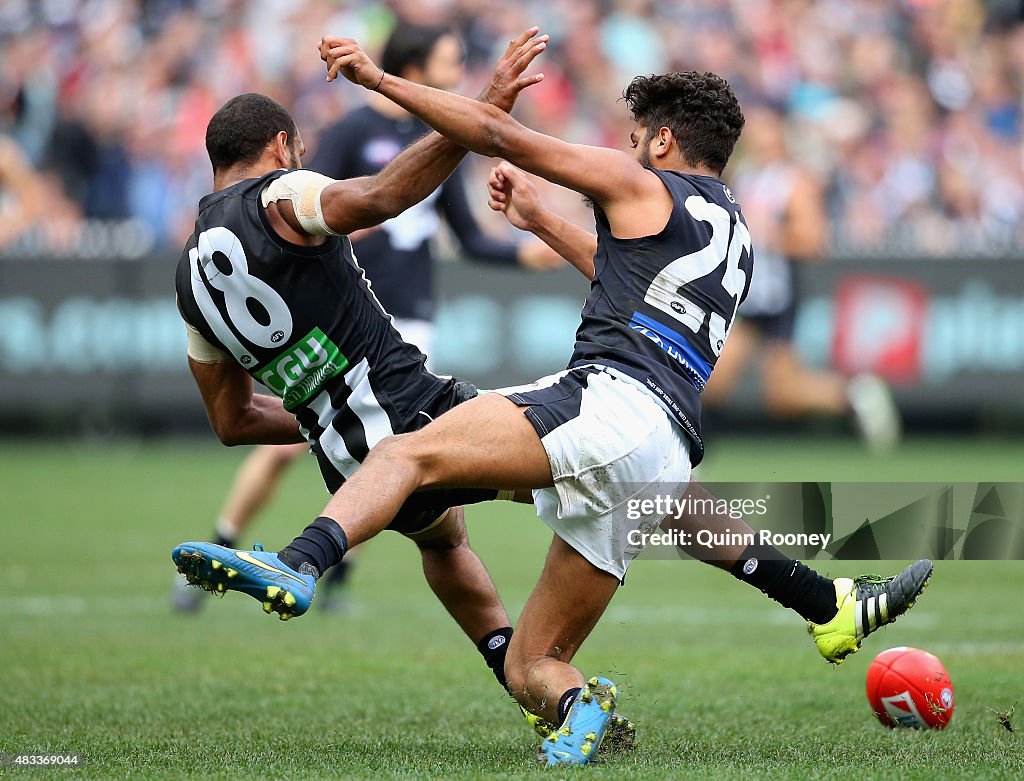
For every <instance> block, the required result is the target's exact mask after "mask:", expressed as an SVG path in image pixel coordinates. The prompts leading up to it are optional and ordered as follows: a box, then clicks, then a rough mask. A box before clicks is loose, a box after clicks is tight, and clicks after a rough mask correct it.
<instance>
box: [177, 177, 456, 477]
mask: <svg viewBox="0 0 1024 781" xmlns="http://www.w3.org/2000/svg"><path fill="white" fill-rule="evenodd" d="M285 173H287V172H286V171H284V170H279V171H275V172H273V173H270V174H267V175H266V176H263V177H261V178H259V179H248V180H246V181H243V182H240V183H238V184H236V185H234V186H232V187H228V188H226V189H224V190H221V191H220V192H216V193H212V194H211V195H207V196H206V197H205V198H203V199H202V200H201V201H200V202H199V216H198V217H197V218H196V227H195V232H194V233H193V234H192V237H191V238H190V239H189V241H188V243H187V244H186V245H185V249H184V251H183V253H182V256H181V260H180V261H179V263H178V270H177V276H176V289H177V294H178V301H179V305H180V306H181V309H182V312H183V314H184V316H185V319H186V320H188V322H190V323H191V324H192V325H193V326H195V327H196V328H197V329H198V330H199V332H200V333H201V334H202V335H203V336H204V337H205V338H206V339H207V341H209V342H210V343H212V344H214V345H217V346H219V347H221V348H222V349H223V350H225V351H226V352H228V353H229V354H231V355H232V356H234V359H235V360H236V361H237V362H238V363H239V364H240V365H241V366H242V367H243V368H244V369H245V370H246V371H247V372H248V373H249V374H250V375H252V377H253V379H255V380H256V381H257V382H259V383H261V384H262V385H264V386H265V387H266V388H268V389H269V390H270V391H271V392H273V393H274V394H276V395H277V396H280V397H281V399H282V400H283V402H284V407H285V409H287V410H289V411H290V412H292V413H294V415H295V417H296V418H297V420H298V422H299V426H300V429H301V430H302V432H303V435H304V436H305V437H306V438H307V439H308V440H309V443H310V446H311V450H312V452H313V453H314V454H315V455H316V457H317V460H318V461H319V462H320V467H321V471H322V472H323V475H324V480H325V482H326V483H327V486H328V488H329V489H330V490H331V491H334V490H336V489H337V488H338V486H340V485H341V483H342V482H343V480H344V479H345V478H346V477H348V476H349V475H350V474H351V473H352V472H354V471H355V469H356V468H357V467H358V465H359V463H360V462H361V461H362V460H363V458H365V457H366V454H367V452H368V451H369V449H370V447H372V446H373V445H374V444H376V443H377V442H379V441H380V440H381V439H383V438H384V437H385V436H389V435H391V434H393V433H398V432H405V431H411V430H414V429H416V428H419V427H420V426H421V425H422V423H423V421H424V418H423V415H422V411H423V410H430V409H434V407H435V406H436V405H435V404H434V402H436V400H437V399H438V398H439V397H440V396H441V394H443V393H446V392H447V391H448V390H450V386H451V383H452V381H451V380H450V379H448V378H441V377H438V376H436V375H434V374H432V373H431V372H429V371H427V370H426V369H425V368H424V360H425V359H424V356H423V354H422V353H420V351H419V350H417V349H416V348H415V347H413V346H412V345H409V344H407V343H406V342H404V341H402V339H401V337H400V336H399V334H398V332H397V331H396V330H395V329H394V327H393V326H392V324H391V318H390V317H389V316H388V314H387V312H385V311H384V309H383V308H382V307H381V305H380V303H378V301H377V299H376V297H375V296H374V294H373V291H372V290H371V288H370V286H369V284H368V283H367V281H366V278H365V276H364V275H363V271H362V269H361V268H360V267H359V266H358V264H357V263H356V262H355V259H354V258H353V256H352V247H351V244H350V242H349V240H348V238H347V237H344V236H340V237H330V238H328V239H327V241H325V242H324V243H323V244H321V245H319V246H315V247H307V246H300V245H296V244H291V243H289V242H287V241H285V240H284V239H282V238H281V237H279V236H278V235H277V233H276V232H275V231H274V230H273V229H272V228H271V227H270V225H269V224H268V223H267V215H266V211H265V210H264V208H263V207H262V205H261V204H260V193H261V192H262V191H263V190H264V188H266V187H267V186H268V185H269V184H270V183H271V182H272V181H273V180H274V179H276V178H278V177H280V176H282V175H283V174H285ZM426 419H429V418H426Z"/></svg>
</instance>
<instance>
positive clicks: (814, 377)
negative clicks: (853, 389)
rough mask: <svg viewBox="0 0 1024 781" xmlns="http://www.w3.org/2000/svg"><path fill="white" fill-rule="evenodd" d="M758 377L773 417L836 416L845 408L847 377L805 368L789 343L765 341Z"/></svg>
mask: <svg viewBox="0 0 1024 781" xmlns="http://www.w3.org/2000/svg"><path fill="white" fill-rule="evenodd" d="M761 378H762V385H763V387H764V400H765V404H766V405H767V407H768V411H769V412H770V413H771V414H772V415H775V416H776V417H780V418H789V417H799V416H802V415H814V414H824V415H833V416H838V415H843V414H845V413H846V412H847V410H848V409H849V402H848V400H847V394H846V384H847V379H846V378H845V377H844V376H843V375H841V374H839V373H838V372H834V371H828V370H821V371H818V370H814V369H811V368H809V367H808V366H807V365H806V364H805V363H804V362H803V360H801V358H800V356H799V355H797V353H796V348H795V347H794V346H793V343H792V342H782V341H768V342H767V343H766V344H765V348H764V363H763V365H762V368H761Z"/></svg>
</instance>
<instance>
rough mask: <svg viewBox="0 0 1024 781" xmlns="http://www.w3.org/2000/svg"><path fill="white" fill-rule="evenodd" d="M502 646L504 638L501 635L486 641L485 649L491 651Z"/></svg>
mask: <svg viewBox="0 0 1024 781" xmlns="http://www.w3.org/2000/svg"><path fill="white" fill-rule="evenodd" d="M503 645H505V637H504V636H503V635H498V636H497V637H492V638H491V639H490V640H488V641H487V647H488V648H489V649H491V650H492V651H493V650H494V649H495V648H501V647H502V646H503Z"/></svg>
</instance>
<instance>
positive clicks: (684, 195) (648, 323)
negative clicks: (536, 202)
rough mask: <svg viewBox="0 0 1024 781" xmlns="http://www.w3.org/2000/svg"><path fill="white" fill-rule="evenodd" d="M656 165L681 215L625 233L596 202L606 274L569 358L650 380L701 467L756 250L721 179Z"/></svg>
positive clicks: (601, 267)
mask: <svg viewBox="0 0 1024 781" xmlns="http://www.w3.org/2000/svg"><path fill="white" fill-rule="evenodd" d="M649 170H651V171H653V172H654V173H655V174H657V175H658V177H659V178H660V179H661V181H662V182H664V184H665V187H667V188H668V190H669V192H670V193H671V194H672V200H673V204H674V205H673V207H672V216H671V217H669V220H668V223H667V224H666V225H665V227H664V229H663V230H662V231H661V232H660V233H658V234H656V235H653V236H645V237H643V238H638V239H617V238H615V237H614V236H613V235H612V233H611V229H610V228H609V225H608V220H607V218H606V217H605V215H604V213H603V212H602V211H601V209H600V208H597V207H595V209H594V212H595V216H596V218H597V254H596V255H595V256H594V267H595V271H596V276H595V278H594V282H593V284H592V286H591V290H590V295H589V296H588V297H587V302H586V305H585V306H584V307H583V322H582V323H581V324H580V328H579V330H578V331H577V332H576V349H575V351H574V353H573V356H572V360H571V361H570V363H569V366H570V368H571V367H575V366H582V365H585V364H589V363H599V364H605V365H608V366H613V367H615V368H618V369H620V370H621V371H623V372H625V373H627V374H629V375H630V376H631V377H634V378H636V379H637V380H640V381H641V382H643V383H644V384H645V385H646V386H647V388H649V389H650V390H651V392H652V393H654V395H655V396H656V397H657V398H658V399H659V400H660V401H661V402H662V405H663V406H664V407H666V409H668V410H669V412H671V413H672V414H673V416H674V418H675V419H676V420H677V421H678V422H679V424H680V425H681V426H682V428H683V430H684V431H685V432H686V434H687V435H688V436H689V437H690V439H691V440H692V441H693V444H694V447H693V448H692V452H691V458H692V460H693V464H694V466H696V465H697V464H698V463H699V462H700V460H701V458H703V455H704V443H703V440H702V439H701V435H700V393H701V391H703V390H704V386H705V384H706V383H707V381H708V378H709V377H710V376H711V371H712V370H713V369H714V367H715V363H716V362H717V360H718V356H719V355H720V354H721V352H722V347H723V346H724V344H725V340H726V337H727V336H728V334H729V328H730V326H731V325H732V321H733V318H734V317H735V315H736V308H737V307H738V306H739V304H740V302H741V301H742V300H743V299H744V297H745V296H746V294H747V288H748V286H749V281H750V274H751V271H752V269H753V250H752V248H751V243H750V233H749V231H748V230H747V226H746V224H745V223H744V221H743V216H742V214H741V213H740V207H739V204H737V203H736V200H735V199H734V198H733V197H732V193H730V192H729V189H728V188H727V187H726V186H725V185H724V184H723V183H722V182H721V181H720V180H718V179H716V178H714V177H711V176H697V175H693V174H683V173H679V172H677V171H661V170H658V169H655V168H651V169H649Z"/></svg>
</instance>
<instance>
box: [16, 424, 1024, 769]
mask: <svg viewBox="0 0 1024 781" xmlns="http://www.w3.org/2000/svg"><path fill="white" fill-rule="evenodd" d="M241 455H242V453H241V452H239V451H237V450H236V451H230V450H227V449H224V448H220V447H218V446H215V445H214V444H212V443H211V442H210V441H209V440H203V441H201V442H197V443H191V444H190V443H178V444H169V445H152V444H146V445H140V446H128V445H120V446H112V447H111V446H108V447H100V446H72V447H70V449H67V448H64V447H58V446H46V445H39V446H25V445H20V444H19V445H13V444H8V445H5V446H2V447H0V461H2V463H3V468H2V470H0V495H2V496H3V497H4V509H5V512H4V521H3V528H4V542H5V546H4V552H3V554H2V555H0V561H2V562H3V572H4V575H5V579H6V584H5V589H4V591H5V598H4V600H3V605H4V610H3V616H2V618H0V657H2V660H3V664H2V666H0V706H2V707H0V751H83V752H86V754H87V755H88V758H87V764H86V766H85V768H83V769H80V770H77V771H65V770H60V771H59V770H53V769H35V770H12V769H9V768H8V769H0V775H4V774H9V775H11V776H19V777H20V776H33V777H35V776H46V777H51V776H52V777H58V776H61V777H62V774H64V773H72V772H73V773H74V774H75V775H76V776H77V777H93V778H112V777H126V776H132V777H135V778H152V777H183V776H195V777H208V778H339V777H341V778H357V777H373V778H381V777H394V778H481V779H493V778H518V777H521V776H532V777H538V778H541V777H543V778H564V777H569V776H572V777H576V776H577V775H578V776H579V777H580V778H582V777H583V776H584V775H586V776H587V777H588V778H589V777H593V778H602V779H604V778H615V779H620V778H622V779H667V778H695V779H702V778H737V779H750V778H799V779H803V778H810V777H816V778H837V779H840V778H841V779H844V781H850V780H851V779H861V778H901V779H912V778H921V779H925V778H928V779H932V778H956V777H968V778H979V779H992V778H1021V777H1024V713H1022V714H1021V717H1020V719H1019V721H1020V724H1019V725H1018V731H1017V732H1015V733H1010V732H1007V731H1006V730H1005V729H1003V728H1002V727H1000V726H999V725H998V723H997V721H996V718H995V716H994V714H993V713H992V712H991V711H990V710H989V708H993V709H1006V708H1008V707H1009V706H1010V705H1011V704H1013V703H1014V702H1015V701H1021V703H1022V706H1024V607H1022V602H1021V596H1022V595H1024V562H939V563H938V564H937V567H936V573H935V577H934V579H933V583H932V586H931V587H930V588H929V590H928V592H927V593H926V594H925V596H924V598H923V599H922V601H921V603H920V604H919V605H918V606H917V607H916V608H915V609H914V610H913V611H912V612H911V613H910V614H909V615H908V616H907V617H905V618H903V619H902V620H901V621H900V622H899V623H897V624H896V625H895V626H892V627H889V628H887V629H885V630H884V631H883V632H881V633H879V634H878V635H876V636H873V637H872V638H870V639H869V640H868V642H867V645H866V648H865V650H864V651H863V652H861V653H860V654H857V655H856V656H854V657H852V658H851V659H850V660H849V661H848V662H846V663H845V664H843V665H842V666H841V667H839V668H836V669H833V668H830V667H829V666H828V665H826V664H825V663H824V662H823V661H822V660H821V659H820V657H819V656H818V655H817V652H816V651H815V650H814V647H813V645H812V643H811V642H810V641H809V640H808V638H807V636H806V634H805V633H804V631H803V626H802V623H801V621H800V620H799V619H798V618H797V617H796V616H795V615H794V614H792V613H789V612H788V611H785V610H783V609H782V608H780V607H778V606H777V605H775V604H774V603H771V602H769V601H767V600H766V599H765V598H764V597H762V596H761V595H760V594H759V593H757V592H755V591H753V590H752V589H750V588H748V587H745V586H743V585H741V584H739V583H736V582H734V581H733V580H732V579H731V578H730V577H729V576H728V575H725V574H724V573H721V572H718V571H715V570H712V569H711V568H709V567H706V566H704V565H701V564H696V563H692V562H682V561H641V562H639V563H637V565H636V566H635V567H634V568H633V569H631V570H630V577H629V583H628V585H627V586H626V588H624V589H623V590H622V591H621V592H620V593H619V595H618V596H617V597H616V599H615V601H614V602H613V603H612V607H611V608H610V610H609V612H608V614H607V615H606V617H605V620H604V621H603V622H602V623H601V625H600V626H599V627H598V628H597V630H596V631H595V633H594V635H593V636H592V637H591V639H590V640H589V641H588V643H587V645H586V646H585V647H584V649H583V650H582V651H581V653H580V654H579V656H578V657H577V662H578V664H579V665H580V666H581V667H582V668H583V670H584V671H585V672H587V673H588V674H590V673H591V672H597V671H601V672H607V673H609V674H611V675H612V677H613V678H615V679H616V681H617V682H618V683H619V687H620V692H621V699H620V710H621V711H622V712H623V713H625V714H627V715H629V716H631V717H633V718H634V719H635V720H636V721H637V722H638V724H639V729H640V740H641V747H640V749H639V750H638V751H637V752H635V753H634V754H632V755H630V756H628V757H622V758H616V759H613V760H610V761H607V762H605V763H603V764H601V765H600V766H598V765H591V766H589V767H587V768H583V769H581V770H580V771H579V772H578V773H576V772H567V771H555V772H548V771H546V770H544V769H540V768H536V767H535V766H534V764H533V755H534V751H535V748H536V745H535V744H536V741H535V740H534V739H533V737H532V734H531V733H529V732H528V731H527V730H526V729H525V725H524V723H523V722H522V721H521V719H520V718H519V717H518V715H517V713H516V711H515V709H514V708H513V707H512V705H511V704H509V703H508V701H507V700H505V699H504V698H503V697H502V695H501V694H500V692H499V690H498V688H497V685H496V684H495V682H494V680H493V678H491V676H490V673H489V672H488V671H487V670H486V669H485V668H484V666H483V664H482V662H481V661H480V659H479V657H478V656H477V654H476V652H475V651H474V650H473V648H472V646H471V645H470V643H469V642H468V641H467V640H466V639H465V638H463V637H462V636H460V635H459V633H458V631H457V629H456V628H455V626H454V624H453V623H452V622H451V620H450V619H449V618H448V617H447V615H446V614H445V613H444V611H443V609H442V608H441V607H440V606H439V605H438V604H437V603H436V602H435V601H434V599H433V597H432V596H431V595H430V593H429V591H428V589H427V587H426V585H425V584H424V583H423V581H422V577H421V576H420V574H419V572H418V561H417V556H416V554H415V552H414V548H413V546H412V545H410V544H408V543H407V542H405V541H404V540H402V539H401V538H399V537H397V536H396V535H391V534H388V535H383V536H382V537H381V538H380V539H379V540H377V541H375V542H374V543H373V544H372V545H371V546H370V547H369V548H368V549H367V550H366V551H364V555H363V556H362V557H361V559H360V560H359V563H358V568H357V570H356V573H355V578H354V582H353V587H352V592H351V597H352V607H351V609H350V611H349V612H348V613H347V614H345V615H342V616H333V615H332V616H327V615H321V614H317V613H315V612H314V613H312V614H310V615H309V616H306V617H303V618H302V619H298V620H295V621H292V622H289V623H287V624H285V623H282V622H280V621H277V620H273V619H271V618H268V617H266V616H264V615H263V613H262V612H261V610H260V608H259V606H258V605H257V604H256V603H255V602H254V601H252V600H250V599H249V598H247V597H243V596H241V595H238V594H229V595H228V596H227V597H225V598H224V599H223V600H222V601H216V600H215V599H214V598H212V597H211V598H210V604H208V605H207V606H206V609H205V610H204V611H203V612H202V613H201V614H200V615H198V616H178V615H174V614H172V613H171V612H170V610H169V589H170V585H171V581H172V572H173V570H172V566H171V563H170V559H169V553H170V549H171V547H172V546H173V545H174V544H175V543H177V542H179V541H181V540H184V539H189V538H194V537H196V536H204V535H206V534H208V533H209V531H210V528H211V523H212V519H213V516H214V514H215V512H216V510H217V507H218V504H219V502H220V499H221V497H222V493H223V491H224V488H225V486H226V484H227V482H228V481H229V480H230V478H231V476H232V473H233V470H234V468H235V466H236V465H237V464H238V462H239V459H240V457H241ZM1022 465H1024V443H1021V442H1012V441H1003V442H981V443H977V442H973V443H972V442H966V443H965V442H962V441H953V440H928V441H919V442H917V443H914V444H912V445H909V446H907V447H905V448H904V449H903V450H902V451H901V452H899V453H898V454H896V455H894V456H891V457H887V458H884V459H872V458H869V457H867V456H866V455H865V454H864V453H863V452H862V451H861V450H860V449H858V448H857V447H856V446H855V445H854V444H852V443H850V444H843V443H830V442H824V441H819V440H807V441H801V440H792V441H782V442H780V441H774V442H769V441H764V440H739V439H732V440H724V439H723V440H718V441H716V442H715V444H714V457H713V459H712V460H710V461H709V463H708V464H707V468H706V470H705V474H704V475H703V477H704V479H706V480H707V479H714V480H727V479H734V480H740V479H743V480H758V479H778V480H787V479H789V480H828V479H833V480H935V481H954V480H961V481H971V480H1019V479H1021V466H1022ZM323 499H324V494H323V492H322V487H321V485H320V484H319V481H318V477H317V475H316V474H315V469H314V468H313V464H312V461H310V462H309V463H302V464H300V465H299V466H297V467H296V468H295V469H294V470H293V472H292V474H290V475H289V477H288V480H287V483H286V485H285V489H284V490H283V491H282V492H281V493H280V494H279V496H278V498H277V499H276V501H275V502H274V504H273V506H272V507H271V508H270V509H269V511H268V512H267V514H266V516H265V518H264V519H263V522H262V523H261V524H259V525H258V527H257V529H256V530H255V532H254V533H253V534H252V535H251V538H250V540H249V542H251V541H257V540H259V541H263V542H265V543H266V544H267V547H268V548H273V547H278V546H279V545H280V544H282V543H283V542H285V541H287V540H288V539H290V538H291V536H293V533H294V532H295V531H296V530H297V529H299V528H301V526H303V525H304V524H305V523H306V522H308V520H309V519H311V518H312V517H314V516H315V515H316V514H317V511H318V510H319V509H320V507H321V505H322V502H323ZM470 534H471V537H472V539H473V542H474V547H476V548H477V549H478V550H479V552H480V553H481V555H482V557H483V558H484V560H485V562H487V563H488V565H489V567H490V569H491V571H492V573H493V575H494V578H495V580H496V582H497V584H498V587H499V590H500V591H501V593H502V595H503V597H504V599H505V602H506V604H507V606H508V608H509V610H510V612H511V613H512V614H513V615H514V614H515V613H516V612H517V611H518V610H519V608H520V607H521V605H522V604H523V602H524V600H525V598H526V596H527V594H528V592H529V589H530V587H531V585H532V583H533V581H534V580H535V577H536V575H537V574H538V572H539V570H540V565H541V561H542V556H543V552H544V550H545V548H546V545H547V542H548V539H549V535H548V532H547V531H546V527H544V526H543V525H542V524H541V523H540V522H539V521H537V520H536V519H535V518H533V517H531V514H530V513H529V512H528V510H527V509H524V508H514V507H510V506H508V505H506V504H495V505H491V506H486V507H481V508H475V509H474V510H472V511H471V515H470ZM831 566H833V567H834V566H835V563H832V565H831ZM845 566H846V565H844V567H845ZM866 568H867V569H869V570H876V569H884V570H893V571H894V570H895V565H894V564H882V565H878V564H874V563H872V564H868V565H866ZM859 569H860V568H859V567H857V566H852V567H850V571H849V572H846V571H845V570H844V573H843V574H853V573H854V572H856V571H858V570H859ZM832 574H840V573H837V572H833V573H832ZM314 608H315V606H314ZM901 644H909V645H916V646H919V647H923V648H925V649H928V650H931V651H933V652H934V653H936V654H938V655H939V656H940V657H941V658H942V659H943V661H944V662H945V664H946V666H947V668H948V669H949V671H950V674H951V676H952V678H953V680H954V683H955V685H956V693H957V710H956V715H955V717H954V719H953V722H952V725H951V727H950V728H949V729H948V730H946V731H945V732H942V733H921V734H918V733H909V732H893V731H889V730H886V729H884V728H882V727H881V726H880V725H879V724H877V723H876V722H875V721H874V719H873V718H872V716H871V714H870V711H869V709H868V706H867V703H866V700H865V697H864V691H863V681H864V674H865V671H866V669H867V666H868V663H869V662H870V661H871V658H872V657H873V655H874V654H875V653H877V652H879V651H881V650H883V649H885V648H887V647H890V646H894V645H901Z"/></svg>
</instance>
